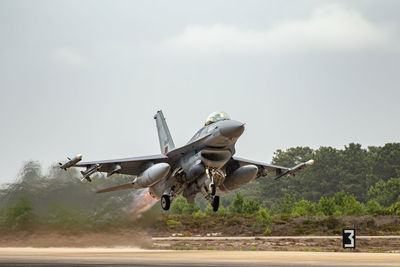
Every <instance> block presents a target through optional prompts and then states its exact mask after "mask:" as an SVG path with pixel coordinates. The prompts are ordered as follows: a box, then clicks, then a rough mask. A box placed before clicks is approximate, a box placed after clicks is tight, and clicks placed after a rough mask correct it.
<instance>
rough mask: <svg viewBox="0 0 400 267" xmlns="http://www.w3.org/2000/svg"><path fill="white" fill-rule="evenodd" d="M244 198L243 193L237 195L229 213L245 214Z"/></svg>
mask: <svg viewBox="0 0 400 267" xmlns="http://www.w3.org/2000/svg"><path fill="white" fill-rule="evenodd" d="M243 205H244V198H243V195H242V193H241V192H238V193H237V194H236V197H235V198H234V199H233V202H232V205H231V206H230V207H229V211H231V212H236V213H243Z"/></svg>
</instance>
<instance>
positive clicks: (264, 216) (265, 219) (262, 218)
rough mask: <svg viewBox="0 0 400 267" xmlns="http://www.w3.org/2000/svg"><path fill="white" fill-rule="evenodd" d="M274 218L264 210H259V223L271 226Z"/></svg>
mask: <svg viewBox="0 0 400 267" xmlns="http://www.w3.org/2000/svg"><path fill="white" fill-rule="evenodd" d="M271 221H272V218H271V216H270V215H269V214H268V213H267V211H266V210H265V209H264V208H260V209H259V210H258V215H257V223H258V224H261V225H264V226H268V225H270V224H271Z"/></svg>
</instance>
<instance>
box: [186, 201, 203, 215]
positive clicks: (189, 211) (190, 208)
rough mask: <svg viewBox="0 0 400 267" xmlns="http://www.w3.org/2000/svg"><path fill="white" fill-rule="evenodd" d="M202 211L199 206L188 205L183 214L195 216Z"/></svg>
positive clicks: (194, 204)
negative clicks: (194, 214)
mask: <svg viewBox="0 0 400 267" xmlns="http://www.w3.org/2000/svg"><path fill="white" fill-rule="evenodd" d="M198 211H200V208H199V206H197V204H196V203H193V204H191V203H186V204H185V206H184V207H183V210H182V214H193V213H196V212H198Z"/></svg>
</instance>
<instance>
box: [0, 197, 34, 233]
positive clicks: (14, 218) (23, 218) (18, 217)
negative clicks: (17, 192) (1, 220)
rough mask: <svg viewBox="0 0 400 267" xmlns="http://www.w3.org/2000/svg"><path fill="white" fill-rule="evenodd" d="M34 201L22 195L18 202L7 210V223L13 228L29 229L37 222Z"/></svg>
mask: <svg viewBox="0 0 400 267" xmlns="http://www.w3.org/2000/svg"><path fill="white" fill-rule="evenodd" d="M35 219H36V217H35V214H34V213H33V205H32V202H31V201H30V200H29V199H28V198H25V197H21V198H20V199H19V200H18V201H17V203H16V204H15V205H13V206H10V207H8V208H7V210H6V214H5V223H6V224H7V225H8V226H9V227H11V229H27V228H29V227H31V226H32V224H33V223H34V222H35Z"/></svg>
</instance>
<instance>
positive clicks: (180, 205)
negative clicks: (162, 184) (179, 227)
mask: <svg viewBox="0 0 400 267" xmlns="http://www.w3.org/2000/svg"><path fill="white" fill-rule="evenodd" d="M186 204H187V200H186V198H184V197H182V196H180V197H178V198H176V199H175V200H174V201H173V202H172V203H171V208H170V212H171V213H172V214H182V212H183V209H184V207H185V205H186Z"/></svg>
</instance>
